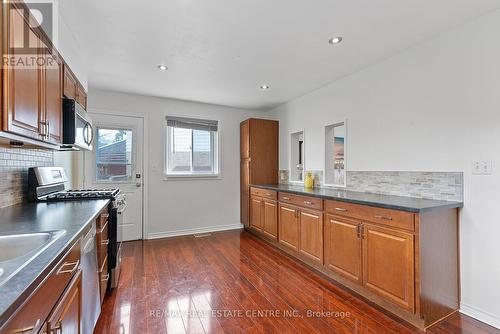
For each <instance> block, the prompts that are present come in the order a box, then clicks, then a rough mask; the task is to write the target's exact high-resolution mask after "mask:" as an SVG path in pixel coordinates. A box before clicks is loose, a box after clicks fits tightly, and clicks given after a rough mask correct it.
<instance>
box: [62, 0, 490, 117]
mask: <svg viewBox="0 0 500 334" xmlns="http://www.w3.org/2000/svg"><path fill="white" fill-rule="evenodd" d="M60 6H61V12H62V14H63V15H64V16H65V21H66V22H68V23H70V26H71V27H70V28H71V29H72V30H73V34H74V35H75V36H76V38H77V40H78V42H79V43H80V44H81V49H83V50H85V51H84V53H85V54H84V56H86V58H87V60H88V65H89V84H90V85H91V86H93V87H100V88H106V89H111V90H119V91H125V92H132V93H139V94H145V95H153V96H162V97H171V98H178V99H185V100H193V101H200V102H207V103H215V104H221V105H229V106H236V107H241V108H250V109H262V110H267V109H270V108H272V107H274V106H276V105H279V104H281V103H283V102H286V101H288V100H291V99H293V98H296V97H298V96H300V95H303V94H305V93H307V92H310V91H312V90H314V89H316V88H319V87H321V86H323V85H325V84H327V83H328V82H331V81H334V80H336V79H338V78H340V77H342V76H345V75H347V74H349V73H352V72H354V71H356V70H358V69H360V68H362V67H364V66H366V65H368V64H371V63H374V62H376V61H378V60H381V59H383V58H386V57H388V56H390V55H392V54H394V53H396V52H398V51H400V50H402V49H405V48H407V47H408V46H411V45H413V44H415V43H418V42H420V41H422V40H424V39H426V38H431V37H432V36H434V35H436V34H439V33H441V32H443V31H446V30H447V29H450V28H452V27H453V26H455V25H458V24H460V23H463V22H466V21H468V20H470V19H473V18H474V17H477V16H479V15H482V14H484V13H486V12H488V11H491V10H494V9H496V8H498V7H500V0H405V1H402V0H246V1H244V0H209V1H207V0H148V1H145V0H140V1H139V0H134V1H132V0H106V1H103V0H85V1H81V0H63V1H61V2H60ZM337 35H340V36H343V38H344V41H343V42H342V43H341V44H339V45H337V46H332V45H330V44H329V43H328V39H329V38H330V37H334V36H337ZM464 43H466V41H464ZM161 63H164V64H166V65H167V66H168V67H169V69H168V71H165V72H161V71H159V70H158V69H157V65H158V64H161ZM263 83H266V84H269V85H270V86H271V89H269V90H267V91H261V90H260V89H259V86H260V85H261V84H263Z"/></svg>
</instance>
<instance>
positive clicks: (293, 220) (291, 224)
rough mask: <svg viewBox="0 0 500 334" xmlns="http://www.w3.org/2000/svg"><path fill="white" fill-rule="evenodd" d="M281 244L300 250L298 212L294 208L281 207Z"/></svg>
mask: <svg viewBox="0 0 500 334" xmlns="http://www.w3.org/2000/svg"><path fill="white" fill-rule="evenodd" d="M278 237H279V242H280V243H281V244H282V245H285V246H287V247H290V248H291V249H293V250H295V251H298V250H299V218H298V210H296V209H295V208H293V207H289V206H285V205H280V207H279V236H278Z"/></svg>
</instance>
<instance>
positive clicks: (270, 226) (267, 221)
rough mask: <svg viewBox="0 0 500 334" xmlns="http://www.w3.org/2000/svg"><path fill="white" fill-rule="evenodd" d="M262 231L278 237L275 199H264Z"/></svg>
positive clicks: (275, 237) (274, 237)
mask: <svg viewBox="0 0 500 334" xmlns="http://www.w3.org/2000/svg"><path fill="white" fill-rule="evenodd" d="M263 216H264V233H265V234H267V235H268V236H270V237H272V238H273V239H277V238H278V205H277V204H276V202H275V201H264V215H263Z"/></svg>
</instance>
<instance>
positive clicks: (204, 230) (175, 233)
mask: <svg viewBox="0 0 500 334" xmlns="http://www.w3.org/2000/svg"><path fill="white" fill-rule="evenodd" d="M240 228H243V225H241V224H230V225H216V226H208V227H200V228H191V229H186V230H176V231H168V232H154V233H148V237H147V238H148V239H160V238H171V237H178V236H182V235H191V234H197V233H208V232H219V231H228V230H237V229H240Z"/></svg>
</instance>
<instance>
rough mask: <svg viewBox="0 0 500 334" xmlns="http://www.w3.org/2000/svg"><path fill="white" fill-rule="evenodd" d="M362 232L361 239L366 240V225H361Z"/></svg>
mask: <svg viewBox="0 0 500 334" xmlns="http://www.w3.org/2000/svg"><path fill="white" fill-rule="evenodd" d="M359 227H360V231H361V239H364V238H365V226H364V225H360V226H359Z"/></svg>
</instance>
